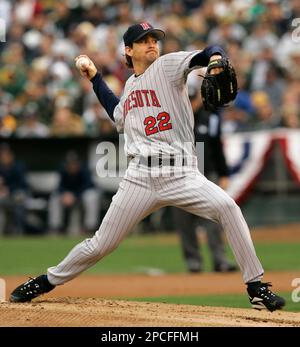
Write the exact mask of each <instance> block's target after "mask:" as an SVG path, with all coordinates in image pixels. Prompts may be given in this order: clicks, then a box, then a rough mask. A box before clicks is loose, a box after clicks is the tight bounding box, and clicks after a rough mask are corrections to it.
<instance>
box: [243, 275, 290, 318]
mask: <svg viewBox="0 0 300 347" xmlns="http://www.w3.org/2000/svg"><path fill="white" fill-rule="evenodd" d="M269 287H272V285H271V283H270V282H267V283H261V282H253V283H248V287H247V292H248V295H249V300H250V303H251V305H252V307H253V308H255V309H256V310H262V309H267V310H269V311H271V312H273V311H276V310H280V309H281V308H282V307H283V306H284V305H285V300H284V299H283V298H282V297H280V296H278V295H276V294H274V293H273V292H272V291H271V290H270V289H269Z"/></svg>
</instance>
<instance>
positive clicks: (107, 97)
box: [91, 72, 120, 121]
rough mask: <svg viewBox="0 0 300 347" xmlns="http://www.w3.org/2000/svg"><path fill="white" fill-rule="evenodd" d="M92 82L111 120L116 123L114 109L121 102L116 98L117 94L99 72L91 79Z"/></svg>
mask: <svg viewBox="0 0 300 347" xmlns="http://www.w3.org/2000/svg"><path fill="white" fill-rule="evenodd" d="M91 82H92V83H93V90H94V92H95V94H96V95H97V98H98V100H99V101H100V103H101V105H102V106H103V107H104V109H105V111H106V112H107V114H108V116H109V118H110V119H111V120H112V121H115V120H114V109H115V107H116V106H117V105H118V103H119V102H120V99H119V98H118V97H116V96H115V94H114V93H113V92H112V91H111V90H110V89H109V88H108V86H107V84H106V83H105V81H104V80H103V79H102V76H101V75H100V73H99V72H97V73H96V75H95V76H94V77H93V78H92V79H91Z"/></svg>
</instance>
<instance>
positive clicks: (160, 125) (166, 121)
mask: <svg viewBox="0 0 300 347" xmlns="http://www.w3.org/2000/svg"><path fill="white" fill-rule="evenodd" d="M144 125H145V133H146V135H147V136H149V135H153V134H156V133H157V132H159V131H166V130H169V129H172V123H171V122H170V115H169V113H167V112H161V113H159V114H158V115H157V117H156V118H155V117H153V116H149V117H146V118H145V120H144Z"/></svg>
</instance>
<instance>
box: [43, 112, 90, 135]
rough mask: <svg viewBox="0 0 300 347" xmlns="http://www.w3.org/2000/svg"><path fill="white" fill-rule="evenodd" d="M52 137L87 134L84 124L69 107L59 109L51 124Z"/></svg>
mask: <svg viewBox="0 0 300 347" xmlns="http://www.w3.org/2000/svg"><path fill="white" fill-rule="evenodd" d="M50 130H51V134H52V136H58V137H66V136H82V135H84V133H85V127H84V123H83V121H82V119H81V117H80V116H79V115H78V114H75V113H73V112H72V109H71V108H70V107H69V106H68V105H64V106H62V107H58V108H57V109H56V111H55V113H54V115H53V122H52V124H51V128H50Z"/></svg>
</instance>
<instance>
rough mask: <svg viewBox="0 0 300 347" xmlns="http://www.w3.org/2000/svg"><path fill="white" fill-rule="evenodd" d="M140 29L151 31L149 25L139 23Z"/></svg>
mask: <svg viewBox="0 0 300 347" xmlns="http://www.w3.org/2000/svg"><path fill="white" fill-rule="evenodd" d="M141 27H142V28H143V29H144V30H148V29H151V27H150V25H149V24H148V23H141Z"/></svg>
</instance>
